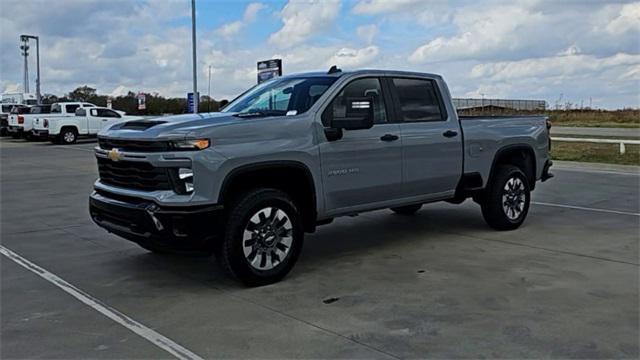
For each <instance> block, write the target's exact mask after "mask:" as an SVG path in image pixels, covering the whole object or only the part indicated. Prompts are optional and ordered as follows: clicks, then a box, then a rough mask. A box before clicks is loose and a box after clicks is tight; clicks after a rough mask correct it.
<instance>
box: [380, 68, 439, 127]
mask: <svg viewBox="0 0 640 360" xmlns="http://www.w3.org/2000/svg"><path fill="white" fill-rule="evenodd" d="M392 82H393V85H394V88H395V93H396V97H397V102H398V104H397V106H398V111H399V115H400V120H401V121H403V122H416V121H443V120H445V116H444V109H443V107H442V106H441V101H440V97H439V96H438V92H437V90H436V89H437V88H436V84H435V82H434V81H433V80H427V79H407V78H394V79H393V80H392Z"/></svg>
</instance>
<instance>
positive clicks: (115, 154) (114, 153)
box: [107, 148, 122, 161]
mask: <svg viewBox="0 0 640 360" xmlns="http://www.w3.org/2000/svg"><path fill="white" fill-rule="evenodd" d="M107 157H109V159H111V161H120V160H121V159H122V154H121V153H120V150H118V149H116V148H113V149H111V150H109V153H108V154H107Z"/></svg>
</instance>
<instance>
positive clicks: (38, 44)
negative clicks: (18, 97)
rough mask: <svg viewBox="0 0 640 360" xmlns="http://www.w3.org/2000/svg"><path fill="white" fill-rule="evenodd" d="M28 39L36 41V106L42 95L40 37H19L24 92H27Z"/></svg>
mask: <svg viewBox="0 0 640 360" xmlns="http://www.w3.org/2000/svg"><path fill="white" fill-rule="evenodd" d="M29 39H35V41H36V99H37V101H38V105H39V104H40V103H41V100H42V93H41V92H40V37H39V36H33V35H20V40H21V41H22V42H23V43H24V44H23V45H22V46H20V49H22V50H23V56H24V77H25V90H24V92H26V93H28V92H29V70H28V61H27V57H28V56H29Z"/></svg>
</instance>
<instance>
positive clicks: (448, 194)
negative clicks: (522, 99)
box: [90, 67, 551, 286]
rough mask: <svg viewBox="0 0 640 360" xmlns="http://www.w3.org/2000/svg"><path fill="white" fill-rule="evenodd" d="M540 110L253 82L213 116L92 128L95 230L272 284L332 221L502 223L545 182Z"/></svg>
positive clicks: (394, 92) (423, 82) (421, 80)
mask: <svg viewBox="0 0 640 360" xmlns="http://www.w3.org/2000/svg"><path fill="white" fill-rule="evenodd" d="M549 126H550V125H549V123H548V122H547V120H546V118H544V117H538V116H530V117H485V118H460V117H458V116H457V114H456V109H455V108H454V106H453V105H452V102H451V96H450V94H449V90H448V88H447V85H446V84H445V82H444V80H443V79H442V77H440V76H438V75H432V74H424V73H413V72H400V71H376V70H362V71H353V72H342V71H341V70H339V69H336V68H335V67H333V68H332V69H331V70H329V72H322V73H305V74H297V75H290V76H285V77H280V78H277V79H274V80H270V81H268V82H265V83H262V84H259V85H256V86H254V87H253V88H251V89H249V90H248V91H246V92H245V93H243V94H242V95H240V96H239V97H238V98H236V99H235V100H233V101H232V102H231V103H229V104H228V106H226V107H225V108H224V110H223V111H222V112H218V113H206V114H189V115H179V116H173V117H164V118H157V119H145V120H134V121H128V122H121V123H118V124H115V125H113V126H111V127H110V128H108V129H105V130H103V131H102V132H101V133H100V134H99V137H98V146H97V147H96V149H95V156H96V158H97V162H98V170H99V176H100V178H99V179H98V180H97V181H96V182H95V185H94V192H93V193H92V194H91V196H90V213H91V217H92V219H93V220H94V221H95V223H96V224H98V225H99V226H101V227H103V228H105V229H106V230H108V231H109V232H112V233H114V234H117V235H119V236H121V237H123V238H126V239H129V240H132V241H134V242H136V243H138V244H139V245H140V246H142V247H143V248H145V249H148V250H150V251H153V252H167V251H182V252H191V251H206V252H210V253H214V254H215V255H216V257H217V260H218V262H219V263H220V264H221V266H222V267H223V268H224V269H226V270H227V271H229V273H230V274H232V275H233V276H235V277H236V278H238V279H239V280H241V281H243V282H244V283H246V284H248V285H254V286H255V285H264V284H268V283H273V282H276V281H278V280H280V279H282V278H283V277H284V276H285V275H286V274H287V273H288V272H289V271H290V270H291V268H292V267H293V265H294V263H295V262H296V260H297V258H298V256H299V254H300V252H301V250H302V245H303V237H304V233H305V232H314V231H315V230H316V227H317V226H318V225H322V224H328V223H330V222H331V221H332V220H333V218H335V217H338V216H345V215H356V214H358V213H361V212H365V211H371V210H377V209H385V208H390V209H391V210H393V211H394V212H396V213H398V214H402V215H411V214H413V213H415V212H416V211H418V210H419V209H420V207H421V206H422V204H425V203H430V202H435V201H441V200H444V201H448V202H451V203H461V202H463V201H464V200H465V199H467V198H472V199H473V200H474V201H475V202H477V203H478V204H480V206H481V209H482V214H483V216H484V218H485V220H486V222H487V223H488V224H489V226H491V227H493V228H495V229H498V230H510V229H515V228H517V227H518V226H520V224H522V222H523V221H524V219H525V217H526V216H527V211H528V209H529V202H530V192H531V190H533V189H534V187H535V184H536V181H538V180H542V181H544V180H546V179H548V178H550V177H551V174H550V173H549V167H550V166H551V160H550V156H549V146H550V142H549Z"/></svg>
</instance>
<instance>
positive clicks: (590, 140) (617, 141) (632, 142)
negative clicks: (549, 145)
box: [551, 137, 640, 155]
mask: <svg viewBox="0 0 640 360" xmlns="http://www.w3.org/2000/svg"><path fill="white" fill-rule="evenodd" d="M551 141H565V142H588V143H600V144H619V145H620V154H621V155H622V154H624V153H625V152H627V149H626V148H625V146H624V145H625V144H629V145H640V140H627V139H593V138H572V137H551Z"/></svg>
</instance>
